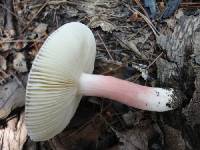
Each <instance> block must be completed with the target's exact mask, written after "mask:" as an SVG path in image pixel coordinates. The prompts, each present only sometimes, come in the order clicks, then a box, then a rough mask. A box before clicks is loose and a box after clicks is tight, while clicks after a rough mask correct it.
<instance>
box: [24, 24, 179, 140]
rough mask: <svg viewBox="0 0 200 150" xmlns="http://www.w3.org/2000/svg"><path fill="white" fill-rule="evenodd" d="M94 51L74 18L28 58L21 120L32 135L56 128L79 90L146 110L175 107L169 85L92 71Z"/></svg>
mask: <svg viewBox="0 0 200 150" xmlns="http://www.w3.org/2000/svg"><path fill="white" fill-rule="evenodd" d="M95 55H96V43H95V39H94V36H93V33H92V32H91V30H90V29H89V28H88V27H87V26H85V25H83V24H81V23H78V22H72V23H67V24H65V25H63V26H61V27H60V28H59V29H57V30H56V31H55V32H53V33H52V34H51V35H50V36H49V37H48V38H47V40H46V41H45V42H44V44H43V46H42V47H41V49H40V51H39V52H38V54H37V56H36V58H35V60H34V61H33V65H32V68H31V71H30V74H29V77H28V83H27V88H26V102H25V122H26V126H27V129H28V135H29V136H30V138H31V139H32V140H34V141H44V140H48V139H50V138H52V137H54V136H55V135H57V134H58V133H60V132H61V131H62V130H63V129H64V128H65V127H66V126H67V125H68V124H69V122H70V120H71V118H72V117H73V115H74V113H75V112H76V109H77V107H78V105H79V102H80V100H81V97H82V96H83V95H84V96H98V97H104V98H108V99H112V100H115V101H118V102H120V103H123V104H126V105H128V106H132V107H135V108H139V109H143V110H149V111H158V112H162V111H168V110H172V109H175V108H177V107H178V106H179V104H180V103H179V102H178V97H177V95H176V94H177V93H176V91H175V90H173V89H163V88H153V87H146V86H142V85H138V84H135V83H132V82H128V81H124V80H121V79H117V78H114V77H111V76H103V75H94V74H91V73H92V72H93V69H94V62H95Z"/></svg>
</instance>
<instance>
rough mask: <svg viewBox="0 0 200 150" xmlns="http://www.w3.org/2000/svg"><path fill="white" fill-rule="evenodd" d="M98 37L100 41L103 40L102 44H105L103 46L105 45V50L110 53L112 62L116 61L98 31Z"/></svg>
mask: <svg viewBox="0 0 200 150" xmlns="http://www.w3.org/2000/svg"><path fill="white" fill-rule="evenodd" d="M97 35H98V37H99V39H100V40H101V42H102V43H103V45H104V47H105V49H106V51H107V53H108V55H109V57H110V58H111V59H112V61H114V59H113V57H112V55H111V54H110V52H109V50H108V48H107V46H106V44H105V42H104V41H103V39H102V37H101V36H100V34H99V32H98V31H97Z"/></svg>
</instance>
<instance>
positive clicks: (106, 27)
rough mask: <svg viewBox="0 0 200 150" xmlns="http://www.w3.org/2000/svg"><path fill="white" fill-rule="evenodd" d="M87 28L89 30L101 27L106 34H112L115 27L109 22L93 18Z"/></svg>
mask: <svg viewBox="0 0 200 150" xmlns="http://www.w3.org/2000/svg"><path fill="white" fill-rule="evenodd" d="M89 26H90V27H91V28H97V27H101V28H102V30H103V31H106V32H112V31H113V30H115V29H116V26H115V25H113V24H112V23H110V22H109V21H106V20H103V19H101V18H99V17H93V18H92V19H91V20H90V24H89Z"/></svg>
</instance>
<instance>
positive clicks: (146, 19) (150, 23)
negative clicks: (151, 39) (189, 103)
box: [122, 2, 160, 37]
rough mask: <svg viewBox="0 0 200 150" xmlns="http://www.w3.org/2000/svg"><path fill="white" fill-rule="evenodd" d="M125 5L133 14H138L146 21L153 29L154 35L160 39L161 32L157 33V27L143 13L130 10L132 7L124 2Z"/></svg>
mask: <svg viewBox="0 0 200 150" xmlns="http://www.w3.org/2000/svg"><path fill="white" fill-rule="evenodd" d="M122 3H123V5H124V6H125V7H127V8H128V9H129V10H130V11H131V12H133V13H134V12H137V13H138V14H139V15H140V16H141V17H142V18H143V19H144V20H145V21H146V23H147V24H148V25H149V27H150V28H151V29H152V31H153V33H154V35H155V36H156V37H158V36H159V34H160V33H159V32H158V31H157V29H156V27H155V26H154V25H153V23H152V22H151V21H150V20H149V19H148V18H147V17H146V16H145V15H144V14H142V13H141V12H139V11H138V10H136V9H135V8H130V6H128V5H127V4H126V3H124V2H122Z"/></svg>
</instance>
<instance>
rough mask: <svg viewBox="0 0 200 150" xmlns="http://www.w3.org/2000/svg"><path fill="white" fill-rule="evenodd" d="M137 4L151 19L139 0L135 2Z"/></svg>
mask: <svg viewBox="0 0 200 150" xmlns="http://www.w3.org/2000/svg"><path fill="white" fill-rule="evenodd" d="M134 1H135V2H136V4H137V5H138V6H139V7H140V9H142V11H143V12H144V14H145V15H146V16H147V17H148V18H149V15H148V13H147V11H146V10H145V9H144V7H143V6H142V4H141V3H140V1H139V0H134Z"/></svg>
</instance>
